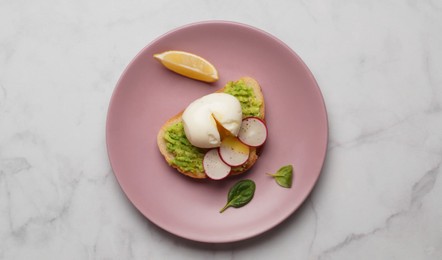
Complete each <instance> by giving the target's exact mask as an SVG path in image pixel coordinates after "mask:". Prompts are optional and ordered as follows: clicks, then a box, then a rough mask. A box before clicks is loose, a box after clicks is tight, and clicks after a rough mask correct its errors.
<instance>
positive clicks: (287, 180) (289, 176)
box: [268, 165, 293, 188]
mask: <svg viewBox="0 0 442 260" xmlns="http://www.w3.org/2000/svg"><path fill="white" fill-rule="evenodd" d="M268 175H270V176H272V177H273V178H275V180H276V182H277V183H278V184H279V186H281V187H284V188H291V187H292V182H293V166H292V165H286V166H283V167H281V168H280V169H279V170H278V171H277V172H276V173H274V174H271V173H268Z"/></svg>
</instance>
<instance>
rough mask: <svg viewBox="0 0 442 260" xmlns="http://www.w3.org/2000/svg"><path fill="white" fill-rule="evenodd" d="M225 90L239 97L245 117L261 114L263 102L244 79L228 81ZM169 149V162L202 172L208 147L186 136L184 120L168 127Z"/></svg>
mask: <svg viewBox="0 0 442 260" xmlns="http://www.w3.org/2000/svg"><path fill="white" fill-rule="evenodd" d="M224 92H225V93H227V94H230V95H233V96H235V97H236V98H238V100H239V102H240V103H241V108H242V113H243V117H249V116H257V117H261V116H262V115H260V107H261V105H262V102H261V101H260V100H257V99H256V97H255V94H254V92H253V89H252V88H250V87H248V86H247V85H246V84H245V83H244V82H243V81H242V80H239V81H236V82H229V83H227V85H226V87H225V89H224ZM164 139H166V145H167V151H168V152H170V153H172V154H173V155H174V159H172V160H171V161H170V162H169V163H170V164H171V165H175V166H177V167H179V168H180V169H182V170H184V171H186V172H192V173H201V172H204V169H203V157H204V154H205V152H206V151H207V150H206V149H201V148H198V147H195V146H193V145H192V144H191V143H190V142H189V140H187V138H186V134H185V133H184V127H183V123H182V122H178V123H176V124H174V125H172V126H170V127H169V128H167V129H166V131H165V135H164ZM233 170H234V171H240V170H242V166H238V167H235V168H233Z"/></svg>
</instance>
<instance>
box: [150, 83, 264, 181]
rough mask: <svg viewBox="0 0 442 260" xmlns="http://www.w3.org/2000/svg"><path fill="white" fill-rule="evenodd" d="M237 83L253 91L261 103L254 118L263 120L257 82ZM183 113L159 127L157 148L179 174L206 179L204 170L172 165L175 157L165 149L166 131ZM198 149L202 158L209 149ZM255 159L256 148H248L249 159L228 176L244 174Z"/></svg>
mask: <svg viewBox="0 0 442 260" xmlns="http://www.w3.org/2000/svg"><path fill="white" fill-rule="evenodd" d="M238 81H242V82H243V83H244V84H245V85H246V86H247V87H250V88H251V89H252V90H253V93H254V95H255V98H256V99H257V100H258V101H259V102H260V103H261V104H260V107H259V113H257V115H256V116H257V117H259V118H261V119H263V120H264V115H265V102H264V96H263V94H262V90H261V86H260V85H259V84H258V82H257V81H256V80H255V79H253V78H251V77H242V78H240V79H239V80H238ZM226 86H227V85H226ZM225 90H226V87H223V88H221V89H219V90H217V91H216V92H219V93H221V92H225ZM183 112H184V110H183V111H181V112H180V113H178V114H177V115H175V116H173V117H172V118H170V119H169V120H167V122H166V123H165V124H164V125H163V126H162V127H161V129H160V130H159V132H158V135H157V143H158V148H159V150H160V152H161V154H162V155H163V156H164V158H165V159H166V161H167V163H168V164H169V165H170V166H172V167H174V168H176V169H177V170H178V171H179V172H180V173H182V174H184V175H187V176H189V177H192V178H196V179H204V178H207V176H206V174H205V173H204V170H193V171H189V170H185V169H183V168H182V167H180V166H178V165H177V164H175V163H174V160H175V155H174V153H173V151H170V150H168V148H167V142H168V141H167V140H166V138H165V134H166V131H167V130H168V129H169V128H170V127H172V126H174V125H175V124H178V123H181V122H182V118H181V116H182V114H183ZM243 117H245V116H244V115H243ZM189 145H190V144H189ZM198 149H199V153H201V156H203V155H204V153H205V152H206V151H207V150H209V149H200V148H198ZM257 159H258V154H257V151H256V148H254V147H251V148H250V156H249V159H248V160H247V162H246V163H244V164H243V165H241V166H238V167H233V168H232V172H231V173H230V175H238V174H241V173H244V172H245V171H247V170H248V169H250V168H251V167H252V166H253V165H254V164H255V162H256V160H257ZM201 169H202V166H201Z"/></svg>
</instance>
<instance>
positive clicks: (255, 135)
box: [157, 77, 267, 180]
mask: <svg viewBox="0 0 442 260" xmlns="http://www.w3.org/2000/svg"><path fill="white" fill-rule="evenodd" d="M264 115H265V102H264V96H263V93H262V91H261V87H260V85H259V84H258V82H257V81H256V80H255V79H253V78H250V77H243V78H241V79H239V80H237V81H232V82H228V83H227V84H226V85H225V87H223V88H221V89H219V90H218V91H216V92H215V93H212V94H209V95H206V96H203V97H201V98H199V99H197V100H195V101H194V102H192V103H191V104H190V105H189V106H188V107H187V108H186V109H185V110H183V111H182V112H180V113H178V114H177V115H175V116H173V117H172V118H170V119H169V120H168V121H167V122H166V123H165V124H164V125H163V126H162V127H161V129H160V131H159V132H158V136H157V143H158V147H159V150H160V152H161V154H162V155H163V156H164V158H165V159H166V161H167V163H168V164H169V165H170V166H172V167H174V168H176V169H177V170H178V171H179V172H180V173H182V174H184V175H187V176H189V177H192V178H198V179H203V178H207V177H209V178H211V179H216V180H218V179H222V178H224V177H227V176H230V175H238V174H241V173H244V172H245V171H247V170H248V169H250V167H252V166H253V165H254V164H255V162H256V160H257V159H258V154H257V149H258V148H259V147H260V146H261V145H262V144H263V143H264V142H265V140H266V138H267V128H266V125H265V123H264Z"/></svg>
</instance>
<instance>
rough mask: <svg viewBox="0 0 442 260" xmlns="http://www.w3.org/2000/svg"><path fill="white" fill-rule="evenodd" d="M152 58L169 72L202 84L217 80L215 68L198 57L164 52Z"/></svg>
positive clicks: (175, 52)
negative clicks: (202, 82) (199, 81)
mask: <svg viewBox="0 0 442 260" xmlns="http://www.w3.org/2000/svg"><path fill="white" fill-rule="evenodd" d="M153 57H154V58H155V59H156V60H158V61H159V62H161V64H163V65H164V66H165V67H166V68H168V69H169V70H171V71H173V72H176V73H178V74H181V75H183V76H186V77H189V78H192V79H196V80H201V81H204V82H215V81H217V80H218V71H217V70H216V68H215V66H213V65H212V64H211V63H210V62H208V61H207V60H205V59H204V58H202V57H200V56H198V55H195V54H192V53H189V52H185V51H166V52H163V53H158V54H154V55H153Z"/></svg>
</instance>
